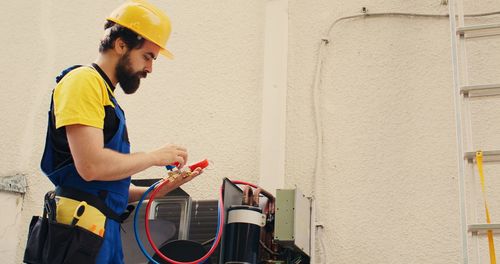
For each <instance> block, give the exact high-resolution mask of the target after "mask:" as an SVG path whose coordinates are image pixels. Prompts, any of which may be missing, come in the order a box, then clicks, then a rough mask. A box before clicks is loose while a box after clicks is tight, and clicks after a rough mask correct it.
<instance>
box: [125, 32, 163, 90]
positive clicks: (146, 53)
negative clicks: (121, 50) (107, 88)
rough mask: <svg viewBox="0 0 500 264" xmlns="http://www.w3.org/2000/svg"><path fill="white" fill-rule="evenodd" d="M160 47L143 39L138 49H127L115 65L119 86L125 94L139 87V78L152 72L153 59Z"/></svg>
mask: <svg viewBox="0 0 500 264" xmlns="http://www.w3.org/2000/svg"><path fill="white" fill-rule="evenodd" d="M159 52H160V47H158V46H157V45H156V44H154V43H152V42H150V41H148V40H145V41H144V44H143V45H142V47H141V48H139V49H132V50H127V52H126V53H125V54H124V55H123V56H122V57H121V58H120V60H119V61H118V64H117V65H116V77H117V79H118V83H120V87H122V89H123V91H124V92H125V93H126V94H133V93H135V92H136V91H137V89H139V85H140V83H141V78H146V76H147V74H148V73H151V72H153V60H155V59H156V57H157V56H158V53H159Z"/></svg>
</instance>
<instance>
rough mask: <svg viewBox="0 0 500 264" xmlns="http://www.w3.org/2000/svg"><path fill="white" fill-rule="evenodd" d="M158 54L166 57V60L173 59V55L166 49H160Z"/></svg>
mask: <svg viewBox="0 0 500 264" xmlns="http://www.w3.org/2000/svg"><path fill="white" fill-rule="evenodd" d="M160 54H161V55H163V56H165V57H167V59H171V60H173V59H174V54H172V52H170V51H168V50H167V49H161V50H160Z"/></svg>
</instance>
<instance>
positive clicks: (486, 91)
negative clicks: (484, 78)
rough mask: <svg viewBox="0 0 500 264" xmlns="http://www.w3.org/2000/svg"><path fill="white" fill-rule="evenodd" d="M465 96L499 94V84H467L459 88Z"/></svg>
mask: <svg viewBox="0 0 500 264" xmlns="http://www.w3.org/2000/svg"><path fill="white" fill-rule="evenodd" d="M460 92H461V93H462V94H464V95H466V96H471V97H472V96H492V95H500V84H483V85H467V86H463V87H462V88H460Z"/></svg>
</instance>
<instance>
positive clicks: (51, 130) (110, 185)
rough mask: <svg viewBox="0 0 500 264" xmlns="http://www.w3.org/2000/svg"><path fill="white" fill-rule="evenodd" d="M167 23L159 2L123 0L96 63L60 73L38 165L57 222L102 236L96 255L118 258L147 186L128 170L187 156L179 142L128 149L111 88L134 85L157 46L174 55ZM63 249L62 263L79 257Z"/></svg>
mask: <svg viewBox="0 0 500 264" xmlns="http://www.w3.org/2000/svg"><path fill="white" fill-rule="evenodd" d="M170 31H171V27H170V20H169V18H168V17H167V16H166V15H165V14H164V13H163V12H162V11H161V10H160V9H158V8H157V7H155V6H153V5H152V4H150V3H148V2H146V1H143V0H132V1H128V2H126V3H124V4H123V5H122V6H120V7H118V8H117V9H116V10H115V11H113V12H112V13H111V15H110V16H109V17H108V18H107V22H106V24H105V34H104V37H103V39H102V40H101V43H100V47H99V56H98V58H97V60H96V61H95V63H92V64H91V65H88V66H81V67H78V66H74V67H71V68H68V69H67V70H65V71H64V72H63V73H62V74H61V75H60V76H59V77H58V78H57V80H58V84H57V86H56V88H55V89H54V92H53V97H52V103H51V110H50V112H49V123H48V132H47V142H46V146H45V151H44V155H43V158H42V162H41V167H42V170H43V171H44V173H45V174H47V176H48V177H49V179H50V180H51V181H52V182H53V183H54V184H55V185H56V187H57V188H56V194H57V195H58V199H57V201H58V202H57V222H59V223H63V224H70V225H77V226H80V227H82V228H84V229H86V230H89V231H90V232H92V233H94V234H95V235H97V236H100V237H102V238H103V242H102V246H101V247H100V249H98V253H97V257H96V260H95V263H123V252H122V248H121V240H120V220H121V219H122V218H121V217H120V215H121V214H122V213H124V211H125V209H126V207H127V203H128V202H132V201H137V200H139V198H140V196H141V195H142V194H143V193H144V192H145V190H146V189H147V188H145V187H136V186H134V185H132V184H131V183H130V175H133V174H135V173H138V172H140V171H143V170H145V169H147V168H149V167H152V166H166V165H170V164H178V167H179V168H181V167H183V166H184V165H185V164H186V162H187V158H188V153H187V150H186V149H185V148H184V147H181V146H177V145H165V146H163V147H161V148H159V149H157V150H154V151H151V152H147V153H145V152H136V153H130V144H129V141H128V134H127V127H126V124H125V117H124V112H123V110H122V109H121V108H120V106H119V105H118V102H117V101H116V98H115V96H114V91H115V86H116V85H117V84H119V85H120V87H121V88H122V89H123V91H124V92H125V93H126V94H132V93H134V92H135V91H136V90H137V89H138V88H139V84H140V80H141V78H146V76H147V75H148V74H149V73H152V71H153V61H154V60H156V59H157V57H158V55H159V54H162V55H165V56H166V57H168V58H172V54H171V53H170V52H169V51H168V50H167V49H166V43H167V40H168V38H169V35H170ZM201 172H202V171H201V169H200V168H197V169H196V170H195V171H194V172H193V173H192V174H191V176H190V177H186V178H183V177H178V178H177V179H176V181H175V182H172V183H170V185H167V187H166V188H165V189H164V190H162V193H163V194H165V193H167V192H169V191H171V190H173V189H175V188H177V187H178V186H180V185H182V184H184V183H185V182H187V181H189V180H191V179H192V178H193V177H196V176H198V175H199V174H200V173H201ZM96 198H97V199H96ZM82 201H84V202H85V203H83V202H82ZM101 201H103V202H104V204H100V203H101ZM80 207H82V208H80ZM106 207H107V208H106ZM80 209H82V210H80ZM80 211H82V213H81V218H78V217H79V216H78V217H77V216H75V215H76V214H77V212H78V214H80ZM70 251H71V250H68V252H70ZM76 251H78V250H76ZM71 252H72V251H71ZM65 254H66V255H67V256H64V258H65V259H66V260H65V261H66V262H65V263H79V262H75V261H76V259H80V262H82V260H81V256H78V254H77V255H74V254H73V256H69V255H71V254H70V253H65ZM75 254H76V253H75ZM82 263H92V262H91V261H90V260H89V261H88V262H85V261H83V262H82Z"/></svg>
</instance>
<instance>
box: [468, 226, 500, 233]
mask: <svg viewBox="0 0 500 264" xmlns="http://www.w3.org/2000/svg"><path fill="white" fill-rule="evenodd" d="M468 228H469V232H472V233H478V232H481V231H483V232H486V231H488V230H500V224H473V225H468Z"/></svg>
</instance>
